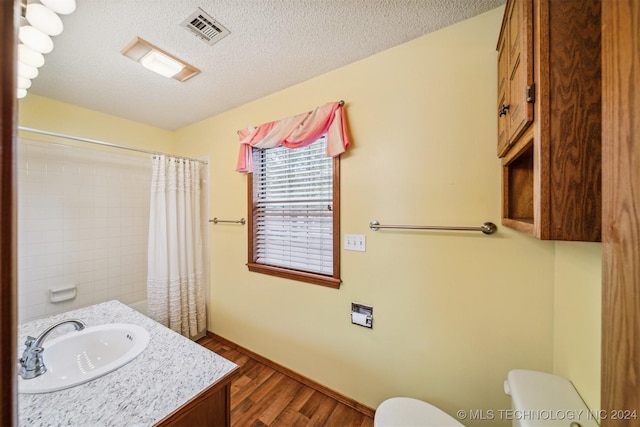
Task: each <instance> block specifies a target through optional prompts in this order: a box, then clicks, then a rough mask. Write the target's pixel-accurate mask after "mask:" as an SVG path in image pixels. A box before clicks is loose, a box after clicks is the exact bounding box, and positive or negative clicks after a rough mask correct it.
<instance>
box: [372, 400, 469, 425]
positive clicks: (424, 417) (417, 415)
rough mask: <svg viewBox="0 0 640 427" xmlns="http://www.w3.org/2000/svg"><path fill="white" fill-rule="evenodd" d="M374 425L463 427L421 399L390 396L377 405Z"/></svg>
mask: <svg viewBox="0 0 640 427" xmlns="http://www.w3.org/2000/svg"><path fill="white" fill-rule="evenodd" d="M373 425H374V427H464V425H462V424H460V423H459V422H458V420H456V419H454V418H453V417H451V416H450V415H448V414H447V413H446V412H444V411H443V410H441V409H438V408H436V407H435V406H433V405H430V404H428V403H427V402H423V401H422V400H418V399H412V398H410V397H392V398H391V399H387V400H385V401H384V402H382V403H381V404H380V406H378V409H376V414H375V416H374V418H373Z"/></svg>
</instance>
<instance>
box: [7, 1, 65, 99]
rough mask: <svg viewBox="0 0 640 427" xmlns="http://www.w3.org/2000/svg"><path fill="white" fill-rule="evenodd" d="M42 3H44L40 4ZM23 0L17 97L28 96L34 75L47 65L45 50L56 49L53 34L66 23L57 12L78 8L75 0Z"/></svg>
mask: <svg viewBox="0 0 640 427" xmlns="http://www.w3.org/2000/svg"><path fill="white" fill-rule="evenodd" d="M40 3H42V4H40ZM40 3H38V2H37V1H35V0H20V6H21V18H20V29H19V30H18V38H19V39H20V41H21V42H22V43H21V44H20V45H19V46H18V67H17V68H18V79H17V85H18V87H17V92H16V96H17V97H18V98H24V97H25V96H27V89H29V88H30V87H31V79H35V78H36V77H38V68H39V67H42V66H43V65H44V56H43V54H46V53H49V52H51V51H52V50H53V40H51V37H50V36H57V35H60V34H61V33H62V30H63V29H64V25H63V24H62V20H61V19H60V17H59V16H58V15H57V14H62V15H68V14H70V13H73V12H74V11H75V10H76V0H40Z"/></svg>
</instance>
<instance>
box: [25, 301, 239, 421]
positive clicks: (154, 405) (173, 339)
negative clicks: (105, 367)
mask: <svg viewBox="0 0 640 427" xmlns="http://www.w3.org/2000/svg"><path fill="white" fill-rule="evenodd" d="M73 318H76V319H81V320H83V321H84V322H85V323H86V324H87V326H93V325H101V324H105V323H133V324H136V325H139V326H142V327H144V328H145V329H146V330H147V331H149V335H150V340H149V345H148V346H147V348H146V349H145V350H144V351H143V352H142V353H141V354H140V355H139V356H138V357H136V358H135V359H134V360H132V361H131V362H129V363H128V364H126V365H124V366H123V367H121V368H120V369H117V370H116V371H114V372H111V373H109V374H106V375H104V376H102V377H100V378H97V379H95V380H93V381H90V382H88V383H85V384H81V385H78V386H75V387H71V388H68V389H64V390H60V391H55V392H51V393H42V394H18V409H19V411H18V412H19V425H20V426H29V427H31V426H51V425H71V426H89V425H90V426H151V425H153V424H155V423H157V422H158V421H160V420H161V419H163V418H164V417H166V416H167V415H169V414H170V413H171V412H173V411H175V410H176V409H178V408H179V407H180V406H182V405H184V404H185V403H187V402H188V401H189V400H191V399H192V398H193V397H195V396H196V395H197V394H199V393H200V392H202V391H203V390H205V389H207V388H208V387H209V386H211V385H212V384H214V383H215V382H217V381H219V380H220V379H221V378H223V377H224V376H225V375H227V374H229V373H230V372H231V371H233V370H234V369H235V368H236V367H237V365H236V364H234V363H232V362H230V361H228V360H227V359H225V358H223V357H221V356H219V355H217V354H215V353H213V352H212V351H210V350H208V349H206V348H204V347H202V346H200V345H198V344H196V343H194V342H193V341H191V340H189V339H187V338H185V337H183V336H181V335H179V334H177V333H175V332H173V331H171V330H169V329H168V328H165V327H164V326H162V325H160V324H159V323H157V322H155V321H153V320H151V319H150V318H148V317H146V316H144V315H142V314H140V313H138V312H137V311H135V310H133V309H131V308H129V307H128V306H126V305H124V304H122V303H120V302H119V301H109V302H106V303H102V304H97V305H93V306H91V307H86V308H81V309H78V310H74V311H69V312H66V313H62V314H58V315H55V316H51V317H48V318H45V319H39V320H34V321H31V322H27V323H24V324H22V325H19V327H18V343H19V344H18V353H19V354H20V355H21V354H22V349H23V347H24V345H23V343H24V341H25V339H26V337H27V335H32V336H38V334H40V333H41V332H42V331H43V330H44V329H46V328H47V327H48V326H50V325H52V324H53V323H56V322H59V321H61V320H65V319H73ZM59 330H60V333H58V334H57V335H61V334H64V333H68V332H70V331H73V326H71V325H68V326H65V327H60V328H59ZM56 332H57V331H53V332H52V334H51V335H50V336H49V337H48V338H47V340H49V339H52V338H54V337H55V335H54V334H55V333H56ZM45 344H46V341H45ZM45 354H46V345H45ZM45 361H46V359H45Z"/></svg>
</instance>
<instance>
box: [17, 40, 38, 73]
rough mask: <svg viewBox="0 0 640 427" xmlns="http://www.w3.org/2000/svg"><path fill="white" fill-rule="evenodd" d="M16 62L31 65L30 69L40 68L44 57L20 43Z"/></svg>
mask: <svg viewBox="0 0 640 427" xmlns="http://www.w3.org/2000/svg"><path fill="white" fill-rule="evenodd" d="M18 61H20V62H22V63H23V64H27V65H31V66H32V67H36V68H40V67H42V66H43V65H44V56H42V54H41V53H40V52H36V51H35V50H33V49H31V48H30V47H29V46H27V45H25V44H22V43H20V44H19V45H18Z"/></svg>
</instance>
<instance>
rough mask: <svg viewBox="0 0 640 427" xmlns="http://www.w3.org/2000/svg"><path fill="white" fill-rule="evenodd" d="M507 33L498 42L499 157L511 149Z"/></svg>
mask: <svg viewBox="0 0 640 427" xmlns="http://www.w3.org/2000/svg"><path fill="white" fill-rule="evenodd" d="M507 36H508V34H507V33H503V34H502V35H501V37H500V40H499V42H498V106H497V110H496V111H497V113H496V114H497V115H498V157H502V156H504V154H505V153H506V151H507V149H508V148H509V119H508V118H507V111H506V106H507V105H508V104H509V100H508V99H507V95H508V83H507V78H508V77H507V76H508V72H509V62H508V60H509V55H508V54H507V49H506V46H507V44H508V43H507V40H506V39H507Z"/></svg>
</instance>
